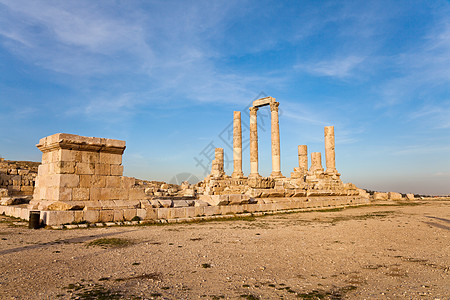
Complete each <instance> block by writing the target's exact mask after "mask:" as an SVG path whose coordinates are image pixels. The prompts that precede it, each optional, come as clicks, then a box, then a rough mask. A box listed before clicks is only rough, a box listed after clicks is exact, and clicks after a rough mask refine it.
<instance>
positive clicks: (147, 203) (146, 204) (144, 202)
mask: <svg viewBox="0 0 450 300" xmlns="http://www.w3.org/2000/svg"><path fill="white" fill-rule="evenodd" d="M139 207H140V208H147V207H153V205H152V204H151V203H150V201H149V200H147V199H144V200H139Z"/></svg>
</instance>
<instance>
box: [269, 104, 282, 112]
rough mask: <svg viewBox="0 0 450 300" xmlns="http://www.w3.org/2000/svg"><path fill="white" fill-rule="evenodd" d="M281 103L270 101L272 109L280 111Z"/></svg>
mask: <svg viewBox="0 0 450 300" xmlns="http://www.w3.org/2000/svg"><path fill="white" fill-rule="evenodd" d="M279 105H280V102H272V103H270V111H278V106H279Z"/></svg>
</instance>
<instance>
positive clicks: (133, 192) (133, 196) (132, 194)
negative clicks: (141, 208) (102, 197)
mask: <svg viewBox="0 0 450 300" xmlns="http://www.w3.org/2000/svg"><path fill="white" fill-rule="evenodd" d="M146 198H147V197H146V196H145V192H144V189H143V188H141V187H135V188H131V189H129V190H128V199H130V200H142V199H146Z"/></svg>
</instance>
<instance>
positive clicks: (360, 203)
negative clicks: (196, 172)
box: [0, 97, 450, 299]
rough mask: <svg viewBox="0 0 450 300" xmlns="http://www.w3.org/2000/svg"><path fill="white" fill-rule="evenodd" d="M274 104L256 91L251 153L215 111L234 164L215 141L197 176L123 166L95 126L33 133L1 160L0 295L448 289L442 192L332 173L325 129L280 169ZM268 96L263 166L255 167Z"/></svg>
mask: <svg viewBox="0 0 450 300" xmlns="http://www.w3.org/2000/svg"><path fill="white" fill-rule="evenodd" d="M279 105H280V103H279V102H277V101H276V99H275V98H273V97H264V98H260V99H257V100H255V101H253V105H252V106H251V107H250V109H249V113H250V120H249V121H250V122H249V123H250V144H249V146H250V157H243V143H242V140H243V136H242V125H241V121H242V120H241V112H240V111H234V112H226V113H227V114H229V116H230V118H233V151H232V157H233V172H232V173H231V174H226V173H225V171H224V148H216V149H215V158H214V159H213V161H212V163H211V170H210V174H209V175H208V176H206V177H205V178H204V179H203V180H201V181H200V182H198V183H195V184H191V183H189V182H187V181H186V182H183V183H181V184H180V185H177V184H169V183H165V182H158V181H152V180H151V178H150V179H147V180H143V179H137V178H133V177H126V176H123V174H124V173H123V172H124V168H126V167H127V166H126V165H123V164H122V156H123V155H124V154H125V153H126V141H122V140H116V139H110V138H104V137H85V136H79V135H75V134H70V133H56V134H52V135H49V136H47V137H43V138H41V139H40V140H39V142H38V143H37V145H36V147H37V148H38V149H39V150H40V151H41V152H42V160H41V162H24V161H9V160H6V159H5V158H3V159H2V160H1V161H0V196H1V203H0V204H1V205H0V214H1V215H2V216H1V218H2V219H1V221H2V222H1V223H0V238H2V242H1V244H0V245H1V247H0V255H1V257H2V260H1V272H2V276H1V278H0V287H1V288H0V298H2V299H199V298H200V299H202V298H205V299H221V298H226V299H239V298H240V299H244V298H245V299H295V298H297V299H298V298H300V299H343V298H353V299H400V298H402V299H448V295H449V294H450V290H449V284H448V282H449V281H448V272H449V258H450V257H449V253H450V248H449V245H450V243H449V239H448V230H449V229H450V227H449V222H450V221H449V219H448V217H449V215H448V214H449V203H450V202H449V199H448V198H443V197H441V198H426V197H417V196H415V195H413V194H400V193H397V192H394V191H392V192H388V191H385V192H369V191H367V190H365V189H364V187H357V186H355V185H354V184H352V183H350V182H343V181H342V180H341V174H340V173H339V170H338V169H337V168H336V159H338V158H336V153H335V147H336V144H335V128H334V126H326V127H325V128H324V135H323V143H324V152H323V153H320V152H312V153H308V145H303V144H301V142H300V143H299V145H298V165H295V166H292V170H291V172H290V173H285V174H283V173H282V172H281V158H282V155H281V153H282V152H281V149H280V129H279V110H278V109H279ZM265 106H268V107H269V108H270V117H271V123H270V125H271V131H270V133H271V158H272V172H271V174H270V176H268V177H264V176H261V175H260V174H259V169H258V163H259V158H258V109H259V108H261V107H265ZM336 134H339V132H336ZM337 146H339V145H337ZM247 159H249V161H250V173H249V174H244V172H243V167H242V166H243V160H247Z"/></svg>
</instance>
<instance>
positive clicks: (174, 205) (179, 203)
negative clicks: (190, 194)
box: [173, 200, 189, 207]
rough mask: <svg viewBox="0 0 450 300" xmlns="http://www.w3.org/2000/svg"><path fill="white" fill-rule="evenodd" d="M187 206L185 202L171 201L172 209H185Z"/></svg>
mask: <svg viewBox="0 0 450 300" xmlns="http://www.w3.org/2000/svg"><path fill="white" fill-rule="evenodd" d="M187 206H189V204H188V203H187V201H186V200H173V207H187Z"/></svg>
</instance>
